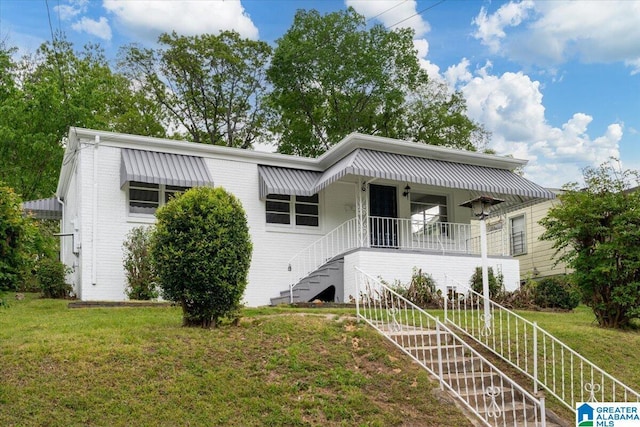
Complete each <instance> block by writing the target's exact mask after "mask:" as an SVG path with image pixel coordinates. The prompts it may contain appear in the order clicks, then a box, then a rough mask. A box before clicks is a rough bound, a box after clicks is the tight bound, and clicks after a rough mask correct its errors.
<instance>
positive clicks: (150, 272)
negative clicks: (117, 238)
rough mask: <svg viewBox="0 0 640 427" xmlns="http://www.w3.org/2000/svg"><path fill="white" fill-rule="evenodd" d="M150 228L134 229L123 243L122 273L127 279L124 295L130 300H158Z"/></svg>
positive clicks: (151, 230) (151, 231) (151, 229)
mask: <svg viewBox="0 0 640 427" xmlns="http://www.w3.org/2000/svg"><path fill="white" fill-rule="evenodd" d="M152 235H153V228H152V227H145V226H141V227H135V228H133V229H132V230H131V231H129V233H127V237H126V239H125V241H124V243H123V245H122V246H123V249H124V272H125V276H126V278H127V287H126V289H125V293H126V294H127V296H128V297H129V298H130V299H134V300H151V299H155V298H158V290H157V285H158V280H157V277H156V270H155V268H154V265H153V262H152V261H151V237H152Z"/></svg>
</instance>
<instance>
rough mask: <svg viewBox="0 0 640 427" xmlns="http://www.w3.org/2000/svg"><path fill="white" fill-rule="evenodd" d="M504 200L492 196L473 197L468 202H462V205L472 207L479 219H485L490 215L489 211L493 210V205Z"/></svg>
mask: <svg viewBox="0 0 640 427" xmlns="http://www.w3.org/2000/svg"><path fill="white" fill-rule="evenodd" d="M502 202H504V200H502V199H497V198H495V197H490V196H480V197H476V198H475V199H471V200H469V201H467V202H464V203H462V204H461V205H460V206H462V207H465V208H471V211H472V212H473V214H474V215H475V216H477V217H478V218H479V219H485V218H486V217H488V216H489V211H490V210H491V206H494V205H497V204H498V203H502Z"/></svg>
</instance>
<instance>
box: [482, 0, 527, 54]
mask: <svg viewBox="0 0 640 427" xmlns="http://www.w3.org/2000/svg"><path fill="white" fill-rule="evenodd" d="M533 8H534V4H533V1H530V0H527V1H523V2H519V3H513V2H509V3H507V4H504V5H502V6H500V8H499V9H498V10H497V11H496V13H494V14H492V15H487V11H486V9H485V8H484V7H482V8H481V9H480V13H479V14H478V16H476V17H475V18H474V19H473V21H472V22H471V23H472V24H475V25H476V26H477V27H478V29H477V30H476V32H475V33H474V34H473V36H474V37H475V38H477V39H480V40H481V41H482V43H483V44H485V45H487V46H489V48H490V49H491V51H493V52H497V51H498V50H499V49H500V43H501V40H502V39H504V38H505V36H506V33H505V32H504V29H505V27H517V26H518V25H520V24H521V23H522V21H523V20H524V19H526V18H527V16H528V15H529V11H530V10H531V9H533Z"/></svg>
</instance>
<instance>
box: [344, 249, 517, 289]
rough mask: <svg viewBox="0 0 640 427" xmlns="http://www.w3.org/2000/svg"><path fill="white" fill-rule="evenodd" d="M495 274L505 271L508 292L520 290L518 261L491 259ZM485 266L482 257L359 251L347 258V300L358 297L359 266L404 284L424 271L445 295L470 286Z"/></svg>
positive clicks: (384, 278) (376, 276) (345, 260)
mask: <svg viewBox="0 0 640 427" xmlns="http://www.w3.org/2000/svg"><path fill="white" fill-rule="evenodd" d="M488 262H489V266H491V267H493V271H494V272H497V271H502V274H503V275H504V284H505V288H506V289H507V290H508V291H513V290H515V289H517V287H518V285H519V283H520V269H519V263H518V261H517V260H514V259H509V258H492V257H490V258H489V259H488ZM480 265H481V259H480V257H479V256H466V255H461V256H453V255H439V254H424V253H412V252H406V251H403V252H399V251H386V252H385V251H381V250H359V251H355V252H353V253H351V254H349V255H347V256H345V259H344V278H345V279H344V280H345V284H344V293H345V294H344V300H345V301H349V297H350V296H353V297H355V296H356V283H355V267H359V268H360V269H361V270H362V271H364V272H365V273H367V274H369V275H370V276H373V277H375V278H381V279H382V280H384V281H385V282H387V283H389V284H393V283H394V281H396V280H399V281H400V282H401V283H403V284H407V283H409V282H410V281H411V275H412V273H413V268H414V267H417V268H421V269H422V271H423V273H429V274H430V275H431V276H432V277H433V279H434V280H435V281H436V283H437V284H438V287H439V288H440V289H442V291H443V292H444V291H445V289H446V287H447V286H455V285H456V282H457V283H460V284H463V285H468V284H469V279H471V276H472V275H473V273H474V271H475V269H476V267H479V266H480Z"/></svg>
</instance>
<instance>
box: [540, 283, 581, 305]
mask: <svg viewBox="0 0 640 427" xmlns="http://www.w3.org/2000/svg"><path fill="white" fill-rule="evenodd" d="M534 295H535V303H536V305H538V306H539V307H542V308H561V309H564V310H573V309H574V308H576V307H577V306H578V304H580V299H581V295H580V290H579V289H578V288H576V287H575V286H574V285H573V284H572V283H571V281H570V280H569V279H568V278H567V277H547V278H544V279H541V280H540V281H538V283H537V284H536V287H535V291H534Z"/></svg>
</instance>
